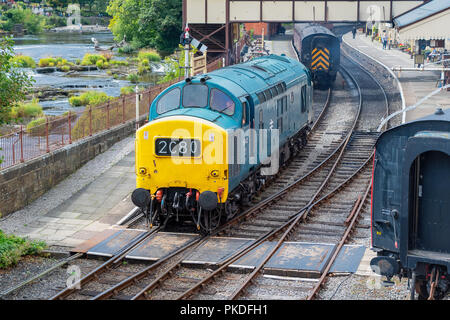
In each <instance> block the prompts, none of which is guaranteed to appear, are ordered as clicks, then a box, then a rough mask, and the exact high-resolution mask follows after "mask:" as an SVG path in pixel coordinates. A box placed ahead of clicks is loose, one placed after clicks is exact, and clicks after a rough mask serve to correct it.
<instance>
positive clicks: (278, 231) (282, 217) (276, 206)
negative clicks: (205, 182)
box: [52, 72, 387, 299]
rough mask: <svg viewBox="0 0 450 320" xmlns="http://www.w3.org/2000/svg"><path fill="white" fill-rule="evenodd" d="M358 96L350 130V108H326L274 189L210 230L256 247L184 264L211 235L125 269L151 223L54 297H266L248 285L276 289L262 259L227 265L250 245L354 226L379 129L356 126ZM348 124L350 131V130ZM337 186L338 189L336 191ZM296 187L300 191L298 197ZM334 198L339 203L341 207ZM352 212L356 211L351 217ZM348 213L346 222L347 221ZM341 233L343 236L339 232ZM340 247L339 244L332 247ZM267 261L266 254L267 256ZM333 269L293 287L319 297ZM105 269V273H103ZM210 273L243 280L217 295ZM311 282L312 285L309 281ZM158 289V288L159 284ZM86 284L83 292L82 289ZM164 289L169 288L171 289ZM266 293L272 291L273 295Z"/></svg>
mask: <svg viewBox="0 0 450 320" xmlns="http://www.w3.org/2000/svg"><path fill="white" fill-rule="evenodd" d="M361 73H362V72H361ZM374 80H375V79H374ZM353 81H354V83H355V84H356V83H357V82H356V80H354V79H353ZM375 81H376V80H375ZM356 86H357V85H356ZM380 88H381V86H380ZM359 90H360V89H359ZM330 97H331V92H329V93H328V98H327V103H326V105H329V103H330ZM359 99H360V103H359V106H358V112H357V114H358V116H356V117H355V118H354V120H353V123H352V125H351V129H350V130H349V129H348V127H349V124H348V123H349V121H345V119H344V118H345V115H342V116H343V118H342V119H341V121H339V120H337V119H336V118H333V116H332V115H331V114H330V113H329V112H328V111H329V110H328V108H326V107H325V108H324V109H323V111H322V113H321V115H320V116H319V117H318V119H317V121H316V122H315V127H314V130H312V133H311V134H310V137H309V141H310V143H308V145H307V146H306V149H305V152H302V153H301V154H300V155H299V157H297V158H294V159H293V160H292V161H291V162H290V164H289V166H287V167H286V168H284V169H283V170H282V171H281V173H280V174H279V175H278V176H277V177H276V179H274V181H273V182H272V183H271V184H270V186H271V188H270V189H266V190H264V191H263V192H262V193H261V194H260V195H259V197H257V198H256V199H255V202H256V201H258V200H259V202H257V203H256V204H255V205H254V206H252V207H250V208H248V209H247V210H246V211H245V212H244V213H243V214H241V215H240V216H238V217H236V218H235V219H234V220H232V221H231V222H229V224H227V225H225V226H224V227H223V228H222V229H220V230H218V231H217V232H215V233H214V234H213V235H212V236H214V235H218V234H220V235H221V236H226V237H245V238H249V237H250V238H253V239H255V240H254V241H253V244H252V245H251V246H249V247H247V248H244V249H242V250H240V251H238V252H236V253H235V254H233V255H232V256H230V257H228V258H227V259H226V260H225V261H222V263H221V266H220V267H219V268H218V269H217V270H215V271H212V270H208V269H204V270H198V269H197V270H196V271H195V274H193V273H192V269H190V268H188V267H185V266H183V264H182V261H183V260H184V258H185V257H187V256H188V255H189V254H190V253H192V252H194V251H195V250H196V249H197V248H199V247H200V246H201V245H202V244H203V243H204V242H205V241H206V240H207V239H208V238H209V237H202V238H199V239H197V240H195V241H192V242H191V243H189V244H188V245H186V246H185V247H182V248H180V249H178V250H177V251H175V252H172V253H170V254H169V255H167V256H166V257H164V258H162V259H160V260H159V261H158V262H156V263H154V264H152V265H150V266H146V267H144V268H143V269H142V270H139V271H138V272H131V271H127V270H126V268H125V270H122V269H124V267H123V266H124V265H123V261H124V260H123V259H124V257H125V255H126V253H128V252H130V251H131V250H132V249H133V248H135V247H136V246H137V245H139V244H140V243H142V241H144V240H145V239H147V238H148V237H150V236H152V234H153V233H156V232H157V231H158V230H157V229H153V230H152V231H151V232H150V233H148V234H145V235H144V236H143V237H142V239H138V241H137V242H136V243H133V244H130V245H129V246H128V247H127V248H124V249H123V250H122V251H121V252H120V253H119V254H117V255H115V256H114V257H113V258H111V259H109V260H108V261H106V262H105V263H104V264H102V265H101V266H99V267H98V268H96V269H94V270H93V271H92V272H90V273H89V274H88V275H87V276H86V277H84V278H83V279H81V280H80V282H79V285H80V286H81V287H82V288H81V290H74V289H66V290H63V291H62V292H60V293H58V294H57V295H55V296H53V297H52V299H62V298H86V297H88V298H92V299H111V298H115V299H143V298H156V299H158V298H177V299H184V298H188V297H192V295H194V294H195V295H196V297H201V296H202V295H206V296H207V297H209V298H211V295H214V294H216V295H217V296H219V297H223V298H238V297H242V296H243V293H246V292H250V295H249V296H248V297H250V298H261V297H264V295H259V296H258V293H256V296H255V295H254V294H255V293H252V292H251V290H250V291H249V290H248V287H249V286H250V289H251V288H252V287H256V288H259V287H263V288H264V287H266V289H265V290H266V291H267V287H270V286H272V287H274V288H275V289H276V288H277V287H279V286H278V285H273V284H272V285H271V284H270V283H269V284H267V283H264V282H270V281H272V282H274V281H277V280H274V279H270V278H266V277H261V276H260V275H261V271H262V269H263V267H264V264H265V263H262V264H261V266H258V267H257V268H255V270H254V271H253V272H252V273H251V275H250V276H248V277H242V275H237V274H234V273H230V272H227V268H228V266H229V265H231V264H232V263H233V261H236V260H237V259H238V258H239V257H242V256H243V255H244V254H245V253H246V252H249V251H251V250H253V249H255V248H257V247H258V246H259V245H260V244H262V243H264V242H265V241H266V240H269V239H270V240H272V241H273V240H274V239H276V240H277V241H279V242H280V244H281V243H283V242H284V241H285V240H286V239H288V238H289V239H290V240H296V241H317V238H314V237H317V235H318V234H320V236H321V237H324V238H325V239H327V240H326V242H328V241H329V242H337V241H339V243H340V244H341V243H342V244H343V243H345V241H346V240H347V239H348V236H349V235H350V232H351V230H353V228H354V226H355V224H356V221H357V218H358V214H359V213H360V212H361V211H363V208H364V206H366V204H367V202H366V198H367V192H366V193H364V192H363V191H364V190H362V189H366V190H368V187H366V185H367V181H368V179H369V177H370V158H371V156H372V154H371V153H372V151H373V144H374V141H375V139H376V134H373V133H371V132H365V131H355V130H356V128H358V129H364V125H361V121H358V118H359V114H360V113H361V114H365V111H364V112H361V110H362V109H361V107H362V101H363V93H361V90H360V94H359ZM386 101H387V100H386ZM350 122H352V121H350ZM358 126H359V127H358ZM330 127H333V130H329V128H330ZM346 128H347V130H345V129H346ZM324 141H325V142H324ZM286 185H287V187H286ZM348 185H351V186H354V185H356V186H358V187H359V188H357V189H358V191H356V192H355V191H351V190H350V189H351V188H350V187H346V186H348ZM349 190H350V191H349ZM338 191H340V192H339V193H338ZM299 193H301V194H300V196H299V195H298V194H299ZM346 193H348V194H346ZM355 194H357V195H359V196H360V200H358V201H357V202H355V201H354V200H349V199H351V198H352V197H354V198H356V197H355ZM330 199H333V201H336V202H337V203H339V204H340V205H339V206H338V207H336V206H335V205H334V204H333V203H332V200H330ZM352 199H353V198H352ZM352 208H353V210H352ZM326 212H328V216H330V214H329V212H333V216H334V217H335V218H336V217H338V216H339V219H340V220H336V221H328V220H326V217H327V215H326ZM349 212H351V215H350V216H349V215H348V213H349ZM277 213H279V214H277ZM344 213H345V214H344ZM344 216H345V219H344V220H345V221H342V218H343V217H344ZM255 217H257V219H256V218H255ZM137 220H138V218H135V219H134V220H133V221H131V223H129V224H130V225H133V224H134V223H136V221H137ZM306 222H307V223H306ZM294 226H299V227H294ZM342 234H343V235H346V236H345V237H343V236H342V237H341V235H342ZM339 239H340V240H339ZM321 242H324V241H323V240H322V241H321ZM275 251H276V250H275ZM275 251H274V252H273V253H275ZM338 252H339V249H337V252H335V254H337V253H338ZM272 255H273V254H272ZM267 261H268V259H266V262H267ZM329 266H331V264H329ZM328 270H329V267H327V269H326V272H324V273H323V274H322V275H321V278H320V279H319V280H317V279H307V280H304V281H303V282H305V283H307V284H308V285H307V286H304V287H302V286H295V288H296V290H297V289H298V288H301V289H302V290H300V291H301V292H311V294H310V295H309V296H311V297H314V296H315V294H316V293H317V291H318V289H317V290H316V291H312V290H313V289H314V288H316V287H318V288H320V285H321V283H322V282H323V281H325V279H326V276H327V274H328ZM105 275H108V276H107V277H106V279H105V278H103V279H102V277H104V276H105ZM322 277H323V279H322ZM212 279H215V280H216V282H215V283H219V286H220V284H222V285H225V286H229V283H230V282H233V283H238V286H234V288H235V289H234V292H233V294H232V295H228V296H227V295H223V294H222V295H220V292H219V291H220V290H217V289H214V288H213V286H210V285H209V284H208V282H209V281H211V280H212ZM267 279H269V280H267ZM93 282H94V283H95V282H98V283H100V284H101V285H100V286H97V287H96V286H94V287H93V288H94V289H92V287H91V288H89V284H92V283H93ZM300 282H302V281H300ZM252 283H254V284H255V285H252ZM312 284H313V286H311V285H312ZM104 286H106V287H107V289H106V290H104V289H102V287H104ZM96 288H97V289H96ZM98 288H100V289H98ZM157 288H159V289H160V290H159V291H158V290H156V289H157ZM240 288H241V289H240ZM83 291H85V292H84V293H83ZM167 292H170V293H169V294H166V293H167ZM256 292H258V291H256ZM272 294H273V295H272V297H276V294H275V293H272ZM268 296H269V298H270V295H268ZM244 297H245V295H244Z"/></svg>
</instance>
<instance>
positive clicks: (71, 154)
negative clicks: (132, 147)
mask: <svg viewBox="0 0 450 320" xmlns="http://www.w3.org/2000/svg"><path fill="white" fill-rule="evenodd" d="M134 132H135V122H134V121H131V122H128V123H125V124H123V125H120V126H117V127H115V128H112V129H110V130H107V131H104V132H100V133H98V134H95V135H93V136H92V137H88V138H85V139H82V140H79V141H77V142H74V143H73V144H70V145H67V146H65V147H63V148H60V149H57V150H55V151H52V152H50V153H47V154H45V155H43V156H40V157H38V158H36V159H33V160H30V161H28V162H26V163H21V164H18V165H15V166H13V167H10V168H7V169H5V170H2V171H0V217H2V216H3V217H4V216H6V215H8V214H10V213H12V212H15V211H17V210H19V209H22V208H24V207H25V206H27V205H28V204H29V203H31V202H32V201H34V200H35V199H37V198H38V197H40V196H41V195H43V194H44V193H45V192H47V191H48V190H50V189H51V188H52V187H53V186H55V185H56V184H58V183H59V182H61V181H62V180H64V178H66V177H67V176H69V175H70V174H72V173H73V172H75V171H76V170H77V169H79V168H80V167H81V166H83V165H84V164H85V163H86V162H88V161H89V160H91V159H93V158H95V156H97V155H98V154H100V153H102V152H105V151H106V150H107V149H108V148H110V147H111V146H112V145H113V144H114V143H116V142H118V141H120V140H121V139H123V138H125V137H128V136H129V135H131V134H134Z"/></svg>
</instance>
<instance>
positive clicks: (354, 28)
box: [352, 26, 356, 39]
mask: <svg viewBox="0 0 450 320" xmlns="http://www.w3.org/2000/svg"><path fill="white" fill-rule="evenodd" d="M352 34H353V39H355V36H356V26H353V29H352Z"/></svg>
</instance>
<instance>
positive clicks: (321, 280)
mask: <svg viewBox="0 0 450 320" xmlns="http://www.w3.org/2000/svg"><path fill="white" fill-rule="evenodd" d="M370 189H371V183H370V180H369V183H368V186H367V188H366V192H365V193H364V196H363V197H362V199H361V201H360V203H359V205H358V209H357V211H356V213H355V214H354V215H353V218H352V220H351V222H350V224H349V225H348V227H347V229H346V230H345V233H344V235H343V236H342V238H341V240H340V241H339V244H338V245H337V247H336V248H335V249H334V252H333V255H332V257H331V258H330V259H329V260H328V263H327V266H326V267H325V270H324V271H323V272H322V275H321V276H320V278H319V281H318V282H317V283H316V286H315V287H314V289H313V290H312V292H311V293H310V295H309V296H308V298H307V300H313V299H314V298H315V296H316V294H317V293H318V292H319V290H320V288H321V287H322V286H323V284H324V283H325V280H326V278H327V276H328V273H329V271H330V269H331V267H332V266H333V264H334V262H335V261H336V258H337V257H338V255H339V253H340V251H341V249H342V247H343V246H344V244H345V243H346V242H347V240H348V237H349V236H350V233H351V232H352V230H353V228H354V226H355V225H356V221H357V220H358V218H359V214H360V213H361V210H362V207H363V206H364V202H365V201H366V199H367V196H368V194H369V191H370Z"/></svg>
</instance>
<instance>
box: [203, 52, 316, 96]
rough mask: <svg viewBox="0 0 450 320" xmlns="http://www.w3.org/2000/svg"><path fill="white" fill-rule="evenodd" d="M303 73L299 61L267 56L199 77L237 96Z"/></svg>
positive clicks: (257, 90)
mask: <svg viewBox="0 0 450 320" xmlns="http://www.w3.org/2000/svg"><path fill="white" fill-rule="evenodd" d="M302 74H304V75H306V74H307V71H306V67H305V66H304V65H303V64H301V63H300V62H298V61H296V60H294V59H292V58H289V57H286V56H277V55H268V56H263V57H259V58H255V59H252V60H251V61H248V62H245V63H240V64H236V65H231V66H228V67H225V68H221V69H218V70H215V71H212V72H210V73H207V74H205V75H200V76H198V78H199V79H200V78H202V77H206V76H208V77H209V78H210V79H208V80H207V83H213V84H215V85H217V86H219V87H221V86H223V87H226V88H227V89H228V90H229V91H230V92H231V93H232V94H234V95H235V96H236V97H239V96H242V95H245V94H254V93H256V92H259V91H261V90H265V89H267V88H268V87H270V86H272V85H275V84H277V83H280V82H285V84H286V85H287V86H288V87H289V86H290V83H291V82H292V81H294V80H295V79H296V78H298V77H299V76H301V75H302Z"/></svg>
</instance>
